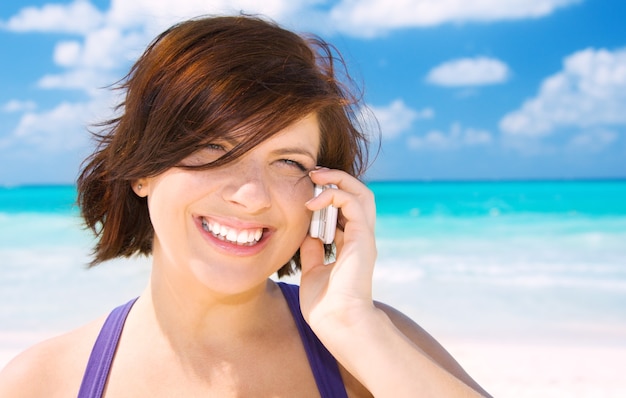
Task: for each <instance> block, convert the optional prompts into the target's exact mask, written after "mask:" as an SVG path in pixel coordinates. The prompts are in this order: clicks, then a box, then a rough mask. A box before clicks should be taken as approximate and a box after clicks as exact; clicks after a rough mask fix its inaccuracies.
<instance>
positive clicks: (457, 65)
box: [426, 57, 510, 87]
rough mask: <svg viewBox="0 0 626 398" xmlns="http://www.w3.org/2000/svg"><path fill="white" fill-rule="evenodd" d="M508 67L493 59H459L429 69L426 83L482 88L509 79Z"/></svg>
mask: <svg viewBox="0 0 626 398" xmlns="http://www.w3.org/2000/svg"><path fill="white" fill-rule="evenodd" d="M509 74H510V72H509V67H508V66H507V65H506V64H505V63H504V62H502V61H500V60H498V59H494V58H487V57H475V58H461V59H455V60H452V61H448V62H445V63H443V64H441V65H438V66H436V67H435V68H433V69H431V71H430V72H429V73H428V75H427V76H426V81H427V82H429V83H432V84H436V85H440V86H449V87H454V86H482V85H486V84H498V83H503V82H505V81H506V80H507V78H508V77H509Z"/></svg>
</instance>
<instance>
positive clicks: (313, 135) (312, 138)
mask: <svg viewBox="0 0 626 398" xmlns="http://www.w3.org/2000/svg"><path fill="white" fill-rule="evenodd" d="M320 134H321V133H320V127H319V123H318V118H317V115H316V114H315V113H310V114H308V115H306V116H305V117H303V118H301V119H299V120H297V121H296V122H294V123H292V124H290V125H288V126H287V127H285V128H284V129H282V130H279V131H278V132H276V134H273V135H272V136H270V137H268V138H266V139H265V140H263V141H261V142H260V143H259V144H258V145H256V146H255V147H254V148H251V149H255V148H266V149H273V150H280V149H282V148H293V149H297V148H302V149H303V150H304V151H305V152H306V153H311V154H312V156H313V157H315V158H316V157H317V153H318V151H319V147H320V140H321V138H320ZM243 139H244V140H245V138H243Z"/></svg>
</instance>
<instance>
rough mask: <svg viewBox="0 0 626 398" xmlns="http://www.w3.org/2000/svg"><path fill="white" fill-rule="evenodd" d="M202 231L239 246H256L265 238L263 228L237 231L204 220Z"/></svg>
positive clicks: (215, 222)
mask: <svg viewBox="0 0 626 398" xmlns="http://www.w3.org/2000/svg"><path fill="white" fill-rule="evenodd" d="M202 229H204V230H205V231H206V232H208V233H210V234H211V235H213V236H214V237H215V238H217V239H219V240H221V241H226V242H229V243H232V244H235V245H238V246H254V245H256V244H257V243H259V241H260V240H261V238H262V237H263V232H264V229H263V228H249V229H236V228H232V227H228V226H226V225H222V224H220V223H218V222H217V221H213V220H206V219H204V218H203V219H202Z"/></svg>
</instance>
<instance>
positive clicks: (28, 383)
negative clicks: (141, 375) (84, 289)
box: [0, 318, 104, 398]
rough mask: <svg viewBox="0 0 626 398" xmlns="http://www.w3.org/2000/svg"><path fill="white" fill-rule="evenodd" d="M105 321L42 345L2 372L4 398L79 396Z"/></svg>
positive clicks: (18, 357)
mask: <svg viewBox="0 0 626 398" xmlns="http://www.w3.org/2000/svg"><path fill="white" fill-rule="evenodd" d="M103 322H104V318H102V319H98V320H96V321H93V322H91V323H89V324H87V325H85V326H83V327H80V328H78V329H76V330H73V331H71V332H69V333H66V334H63V335H60V336H57V337H53V338H51V339H48V340H45V341H43V342H41V343H38V344H36V345H34V346H32V347H30V348H28V349H27V350H26V351H24V352H22V353H21V354H19V355H18V356H17V357H15V358H14V359H13V360H11V361H10V362H9V363H8V364H7V365H6V366H5V367H4V369H2V371H0V397H7V398H8V397H20V398H22V397H23V398H26V397H43V396H45V397H57V396H59V397H68V396H76V395H77V394H78V389H79V387H80V382H81V380H82V376H83V372H84V370H85V366H86V365H87V360H88V358H89V354H90V353H91V348H92V347H93V343H94V342H95V340H96V337H97V335H98V333H99V330H100V327H101V326H102V324H103Z"/></svg>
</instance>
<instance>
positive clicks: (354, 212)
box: [306, 189, 376, 232]
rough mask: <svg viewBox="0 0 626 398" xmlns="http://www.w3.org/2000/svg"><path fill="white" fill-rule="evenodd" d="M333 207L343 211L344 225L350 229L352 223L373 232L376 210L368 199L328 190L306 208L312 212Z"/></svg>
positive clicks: (309, 202) (341, 213)
mask: <svg viewBox="0 0 626 398" xmlns="http://www.w3.org/2000/svg"><path fill="white" fill-rule="evenodd" d="M329 205H333V206H334V207H336V208H338V209H341V211H340V216H341V219H342V220H343V221H344V222H342V225H343V226H344V228H348V225H349V224H350V223H351V222H354V223H355V224H360V225H365V226H367V228H368V229H369V230H370V231H371V232H373V231H374V228H375V224H376V208H375V205H374V204H373V203H372V202H370V201H369V199H368V198H363V197H361V196H358V195H355V194H352V193H349V192H346V191H344V190H342V189H326V190H325V191H324V192H322V193H321V194H320V195H319V196H317V197H315V198H313V199H311V200H309V201H308V202H307V203H306V207H307V208H308V209H309V210H311V211H315V210H320V209H322V208H324V207H326V206H329Z"/></svg>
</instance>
